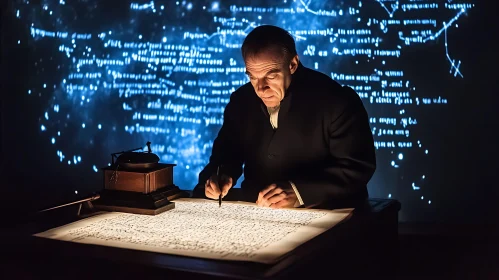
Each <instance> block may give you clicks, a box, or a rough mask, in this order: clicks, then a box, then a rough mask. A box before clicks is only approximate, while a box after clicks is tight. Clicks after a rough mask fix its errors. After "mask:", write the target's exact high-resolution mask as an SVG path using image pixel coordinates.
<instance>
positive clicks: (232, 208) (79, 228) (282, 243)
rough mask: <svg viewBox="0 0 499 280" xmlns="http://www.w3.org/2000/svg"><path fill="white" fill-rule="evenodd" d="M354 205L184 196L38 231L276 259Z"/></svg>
mask: <svg viewBox="0 0 499 280" xmlns="http://www.w3.org/2000/svg"><path fill="white" fill-rule="evenodd" d="M352 210H353V209H341V210H334V211H330V210H308V209H271V208H264V207H258V206H256V205H255V204H254V203H246V202H224V203H223V204H222V207H218V202H217V201H211V200H200V199H179V200H176V201H175V209H173V210H170V211H167V212H164V213H162V214H159V215H156V216H149V215H137V214H128V213H118V212H112V213H104V214H100V215H97V216H94V217H91V218H87V219H84V220H81V221H78V222H75V223H72V224H69V225H65V226H62V227H59V228H55V229H51V230H49V231H46V232H43V233H39V234H36V235H35V236H38V237H44V238H51V239H57V240H63V241H71V242H77V243H86V244H95V245H102V246H111V247H120V248H126V249H134V250H140V251H151V252H158V253H166V254H175V255H184V256H191V257H199V258H209V259H224V260H240V261H252V262H262V263H272V262H275V261H277V260H278V259H280V258H281V257H282V256H284V255H285V254H287V253H289V252H290V251H291V250H293V249H295V248H296V247H298V246H299V245H301V244H303V243H305V242H307V241H309V240H310V239H312V238H313V237H315V236H317V235H319V234H321V233H323V232H324V231H326V230H328V229H330V228H332V227H334V226H335V225H336V224H338V223H339V222H341V221H343V220H345V219H346V218H347V217H349V215H350V214H351V212H352Z"/></svg>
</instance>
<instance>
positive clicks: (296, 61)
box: [289, 55, 300, 74]
mask: <svg viewBox="0 0 499 280" xmlns="http://www.w3.org/2000/svg"><path fill="white" fill-rule="evenodd" d="M298 64H300V58H299V57H298V55H295V56H294V57H293V58H292V59H291V61H290V62H289V72H290V73H291V74H294V73H295V72H296V69H298Z"/></svg>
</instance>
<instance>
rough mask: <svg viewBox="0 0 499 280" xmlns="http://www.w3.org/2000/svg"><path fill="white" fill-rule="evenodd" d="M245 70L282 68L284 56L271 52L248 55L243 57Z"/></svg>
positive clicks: (273, 70) (255, 70) (275, 69)
mask: <svg viewBox="0 0 499 280" xmlns="http://www.w3.org/2000/svg"><path fill="white" fill-rule="evenodd" d="M244 62H245V64H246V70H247V72H259V71H265V72H267V71H272V72H275V71H277V70H282V68H283V67H284V62H285V60H284V57H279V56H276V55H271V54H261V55H260V54H259V55H250V56H248V57H247V58H246V59H245V61H244Z"/></svg>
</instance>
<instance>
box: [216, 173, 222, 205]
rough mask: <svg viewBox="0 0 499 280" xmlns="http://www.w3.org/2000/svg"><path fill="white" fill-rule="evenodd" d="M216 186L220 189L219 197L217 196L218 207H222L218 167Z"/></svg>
mask: <svg viewBox="0 0 499 280" xmlns="http://www.w3.org/2000/svg"><path fill="white" fill-rule="evenodd" d="M217 184H218V188H219V189H220V195H219V196H218V207H222V187H221V186H220V165H219V166H218V167H217Z"/></svg>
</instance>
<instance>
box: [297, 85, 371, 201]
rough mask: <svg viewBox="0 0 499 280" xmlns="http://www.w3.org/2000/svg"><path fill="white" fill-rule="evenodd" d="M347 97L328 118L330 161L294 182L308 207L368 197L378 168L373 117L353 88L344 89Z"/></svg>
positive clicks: (342, 99) (344, 97)
mask: <svg viewBox="0 0 499 280" xmlns="http://www.w3.org/2000/svg"><path fill="white" fill-rule="evenodd" d="M343 94H344V95H342V98H341V102H338V103H340V104H338V106H335V110H334V111H336V113H331V114H329V117H327V118H326V124H325V126H326V127H325V129H324V131H326V134H327V135H326V138H327V141H328V145H329V154H330V156H329V157H328V158H329V160H328V162H326V163H325V164H322V165H321V167H318V166H316V167H314V168H313V170H311V171H310V172H307V176H306V178H303V177H301V178H297V179H292V181H293V183H294V184H295V186H296V188H297V189H298V191H299V193H300V195H301V197H302V199H303V202H304V204H305V205H313V204H317V203H320V202H323V201H325V200H330V199H333V200H343V199H351V198H352V199H353V198H356V197H359V196H362V194H365V195H364V196H367V183H368V182H369V180H370V179H371V177H372V176H373V174H374V171H375V169H376V156H375V147H374V140H373V136H372V132H371V128H370V126H369V118H368V115H367V112H366V110H365V108H364V105H363V104H362V101H361V99H360V98H359V96H358V95H357V93H356V92H355V91H354V90H353V89H351V88H349V87H343ZM364 198H365V197H364Z"/></svg>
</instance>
